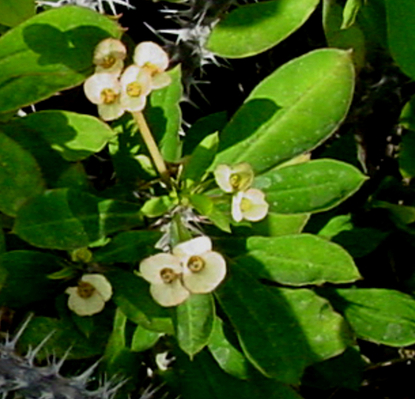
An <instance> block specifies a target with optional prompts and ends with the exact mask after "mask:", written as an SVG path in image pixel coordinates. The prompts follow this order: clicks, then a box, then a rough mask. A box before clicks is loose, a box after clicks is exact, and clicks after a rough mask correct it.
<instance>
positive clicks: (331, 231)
mask: <svg viewBox="0 0 415 399" xmlns="http://www.w3.org/2000/svg"><path fill="white" fill-rule="evenodd" d="M318 235H319V236H320V237H323V238H327V239H329V240H331V241H333V242H335V243H337V244H339V245H341V246H342V247H343V248H345V249H346V250H347V252H349V254H350V255H352V256H353V257H354V258H359V257H362V256H365V255H367V254H369V253H370V252H372V251H374V250H375V249H376V248H377V247H378V246H379V245H380V244H381V243H382V241H384V240H385V238H386V237H387V236H388V235H389V232H385V231H381V230H377V229H374V228H371V227H357V226H355V225H354V224H353V222H352V217H351V215H350V214H349V215H339V216H335V217H334V218H332V219H330V220H329V222H328V223H327V224H326V225H325V226H324V227H323V228H322V229H321V230H320V231H319V232H318Z"/></svg>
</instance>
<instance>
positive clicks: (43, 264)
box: [0, 251, 64, 308]
mask: <svg viewBox="0 0 415 399" xmlns="http://www.w3.org/2000/svg"><path fill="white" fill-rule="evenodd" d="M63 264H64V263H63V259H61V258H58V257H57V256H54V255H51V254H47V253H43V252H37V251H10V252H6V253H4V254H2V255H1V256H0V270H1V272H0V275H1V277H0V280H1V283H0V285H1V290H0V303H2V304H3V305H6V306H10V307H12V308H19V307H23V306H27V305H30V304H31V303H33V302H36V301H41V300H49V301H50V300H52V299H53V298H54V297H55V295H56V293H57V292H59V291H60V290H61V289H62V286H61V285H60V284H59V283H58V282H56V281H54V280H50V279H48V278H47V275H48V274H50V273H54V272H56V271H58V270H61V268H62V266H63Z"/></svg>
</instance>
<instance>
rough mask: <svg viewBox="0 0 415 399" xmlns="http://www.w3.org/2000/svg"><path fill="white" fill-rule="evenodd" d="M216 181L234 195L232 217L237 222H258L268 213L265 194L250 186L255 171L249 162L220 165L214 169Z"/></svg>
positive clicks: (224, 189) (226, 191)
mask: <svg viewBox="0 0 415 399" xmlns="http://www.w3.org/2000/svg"><path fill="white" fill-rule="evenodd" d="M214 175H215V179H216V183H217V184H218V186H219V187H220V188H221V189H222V190H223V191H225V193H230V194H233V196H232V218H233V219H234V220H235V221H236V222H240V221H241V220H243V219H245V220H249V221H251V222H257V221H259V220H261V219H263V218H264V217H265V216H266V215H267V213H268V207H269V205H268V203H267V202H266V201H265V194H264V193H263V192H262V191H261V190H258V189H256V188H250V187H251V185H252V183H253V181H254V171H253V170H252V167H251V165H250V164H249V163H246V162H242V163H238V164H236V165H233V166H229V165H225V164H222V165H218V167H217V168H216V169H215V171H214Z"/></svg>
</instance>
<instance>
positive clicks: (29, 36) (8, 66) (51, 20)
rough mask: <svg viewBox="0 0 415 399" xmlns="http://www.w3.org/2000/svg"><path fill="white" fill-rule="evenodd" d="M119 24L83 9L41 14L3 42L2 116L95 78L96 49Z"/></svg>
mask: <svg viewBox="0 0 415 399" xmlns="http://www.w3.org/2000/svg"><path fill="white" fill-rule="evenodd" d="M121 33H122V32H121V28H120V27H119V26H118V25H117V24H116V22H114V21H112V20H111V19H109V18H107V17H106V16H104V15H100V14H99V13H97V12H94V11H92V10H89V9H88V8H85V7H74V6H68V7H60V8H56V9H52V10H49V11H45V12H42V13H40V14H37V15H36V16H34V17H33V18H30V19H29V20H27V21H25V22H23V23H22V24H20V25H18V26H17V27H15V28H14V29H11V30H9V31H8V32H7V33H5V34H4V35H3V36H1V37H0V70H1V76H0V113H5V112H8V111H13V110H16V109H18V108H21V107H23V106H26V105H30V104H33V103H35V102H38V101H40V100H43V99H46V98H48V97H50V96H52V95H53V94H55V93H56V92H58V91H60V90H64V89H68V88H70V87H74V86H77V85H79V84H80V83H82V81H83V80H84V79H85V78H86V77H87V76H88V75H89V74H91V73H92V71H93V69H92V54H93V51H94V48H95V46H96V45H97V44H98V43H99V42H100V41H101V40H103V39H105V38H107V37H108V36H113V37H117V38H119V37H120V36H121Z"/></svg>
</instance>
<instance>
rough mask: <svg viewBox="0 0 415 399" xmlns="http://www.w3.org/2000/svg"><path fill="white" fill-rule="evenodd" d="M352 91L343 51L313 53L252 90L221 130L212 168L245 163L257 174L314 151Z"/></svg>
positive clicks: (333, 126) (349, 67)
mask: <svg viewBox="0 0 415 399" xmlns="http://www.w3.org/2000/svg"><path fill="white" fill-rule="evenodd" d="M353 86H354V69H353V64H352V62H351V59H350V54H349V53H348V52H346V51H342V50H336V49H322V50H316V51H312V52H310V53H308V54H305V55H303V56H302V57H299V58H296V59H294V60H292V61H290V62H288V63H287V64H285V65H283V66H282V67H281V68H279V69H277V70H276V71H275V72H274V73H272V74H271V75H270V76H268V77H267V78H266V79H265V80H263V81H262V82H261V83H260V84H259V85H258V86H257V87H256V88H255V89H254V90H253V92H252V93H251V94H250V95H249V97H248V98H247V99H246V101H245V103H244V105H242V107H241V108H240V109H239V110H238V111H237V112H236V114H235V115H234V117H233V118H232V120H231V121H230V122H229V123H228V125H227V126H226V127H225V129H224V131H223V132H222V134H221V135H220V144H219V150H218V151H219V154H218V155H217V156H216V158H215V162H214V166H216V165H218V164H221V163H228V164H233V163H237V162H243V161H245V162H249V163H250V164H251V165H252V167H253V168H254V170H255V172H256V173H260V172H263V171H265V170H267V169H270V168H272V167H273V166H276V165H278V164H280V163H282V162H284V161H287V160H288V159H291V158H293V157H295V156H297V155H299V154H302V153H303V152H305V151H309V150H311V149H313V148H315V147H316V146H318V145H319V144H320V143H321V142H322V141H324V140H325V139H326V138H327V137H329V136H330V135H331V134H332V133H333V132H334V131H335V130H336V129H337V127H338V126H339V124H340V123H341V122H342V120H343V119H344V117H345V116H346V113H347V110H348V108H349V105H350V101H351V99H352V95H353ZM322 99H324V101H322Z"/></svg>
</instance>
